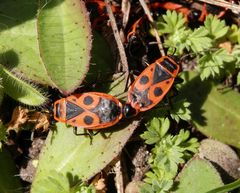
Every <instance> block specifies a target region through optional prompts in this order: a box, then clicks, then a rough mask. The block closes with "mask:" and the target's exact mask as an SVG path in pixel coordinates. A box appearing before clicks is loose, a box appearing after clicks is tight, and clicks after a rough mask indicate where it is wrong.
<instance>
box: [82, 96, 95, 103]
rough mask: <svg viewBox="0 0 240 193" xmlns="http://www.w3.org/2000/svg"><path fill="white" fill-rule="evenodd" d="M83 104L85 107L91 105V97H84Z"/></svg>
mask: <svg viewBox="0 0 240 193" xmlns="http://www.w3.org/2000/svg"><path fill="white" fill-rule="evenodd" d="M83 103H84V104H85V105H91V104H92V103H93V98H92V97H91V96H86V97H84V99H83Z"/></svg>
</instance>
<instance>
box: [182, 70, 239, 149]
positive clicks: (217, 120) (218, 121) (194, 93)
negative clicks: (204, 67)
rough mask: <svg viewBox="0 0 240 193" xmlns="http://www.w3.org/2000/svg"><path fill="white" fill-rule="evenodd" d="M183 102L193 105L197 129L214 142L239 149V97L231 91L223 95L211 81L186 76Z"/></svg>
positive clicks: (189, 74)
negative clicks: (217, 141) (215, 140)
mask: <svg viewBox="0 0 240 193" xmlns="http://www.w3.org/2000/svg"><path fill="white" fill-rule="evenodd" d="M185 75H186V77H189V78H188V79H186V80H185V84H182V88H181V89H180V90H179V91H180V92H179V93H180V94H179V95H180V96H179V97H180V98H182V99H187V101H189V102H190V103H191V106H190V110H191V113H192V116H191V117H192V121H193V123H194V124H195V125H196V128H197V129H198V130H199V131H200V132H202V133H203V134H205V135H206V136H209V137H211V138H214V139H217V140H219V141H222V142H224V143H227V144H230V145H232V146H235V147H237V148H240V144H239V141H240V135H238V133H240V128H239V125H240V116H239V115H240V97H239V93H238V92H236V91H233V90H231V89H228V90H224V92H221V91H219V90H218V87H219V86H220V87H221V85H218V86H214V85H213V83H212V82H211V81H209V80H208V81H207V80H205V81H201V79H200V77H199V76H197V74H196V73H193V72H192V73H185Z"/></svg>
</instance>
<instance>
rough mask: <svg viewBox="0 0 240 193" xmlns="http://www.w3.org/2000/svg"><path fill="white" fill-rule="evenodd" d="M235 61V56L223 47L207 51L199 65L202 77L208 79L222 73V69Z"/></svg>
mask: <svg viewBox="0 0 240 193" xmlns="http://www.w3.org/2000/svg"><path fill="white" fill-rule="evenodd" d="M233 61H234V57H233V56H232V55H230V54H229V53H228V52H227V50H226V49H224V48H221V49H218V50H217V51H215V52H209V53H206V54H205V55H204V56H202V57H201V58H200V59H199V61H198V67H199V68H200V71H201V75H200V76H201V79H202V80H204V79H207V78H209V77H210V76H212V77H215V76H219V75H220V70H221V69H224V67H225V66H226V65H227V64H228V63H230V62H233Z"/></svg>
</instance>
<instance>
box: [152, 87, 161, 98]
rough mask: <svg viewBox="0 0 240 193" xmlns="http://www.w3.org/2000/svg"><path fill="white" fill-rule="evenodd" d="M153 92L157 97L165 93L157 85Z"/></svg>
mask: <svg viewBox="0 0 240 193" xmlns="http://www.w3.org/2000/svg"><path fill="white" fill-rule="evenodd" d="M153 92H154V96H155V97H159V96H161V95H162V93H163V91H162V89H161V88H160V87H156V88H155V89H154V91H153Z"/></svg>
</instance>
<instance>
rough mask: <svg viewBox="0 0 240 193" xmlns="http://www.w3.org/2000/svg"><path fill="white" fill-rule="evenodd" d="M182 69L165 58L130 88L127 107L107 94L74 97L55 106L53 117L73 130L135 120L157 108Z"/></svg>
mask: <svg viewBox="0 0 240 193" xmlns="http://www.w3.org/2000/svg"><path fill="white" fill-rule="evenodd" d="M179 69H180V66H179V65H178V64H177V63H176V61H174V59H172V58H171V57H169V56H163V57H161V58H160V59H158V60H156V61H155V62H154V63H152V64H150V65H149V66H148V67H147V68H146V69H145V70H144V71H143V72H142V73H141V74H140V75H139V76H138V77H137V78H136V80H135V81H134V82H133V84H132V85H131V86H130V87H129V90H128V101H127V103H126V104H122V103H121V102H120V101H119V100H118V99H117V98H115V97H113V96H111V95H109V94H105V93H99V92H87V93H82V94H73V95H71V96H68V97H66V98H62V99H59V100H57V101H55V102H54V108H53V117H54V119H55V120H56V121H59V122H64V123H67V124H69V125H71V126H74V127H81V128H86V129H102V128H106V127H111V126H113V125H115V124H116V123H118V122H119V120H120V119H121V118H122V117H124V118H129V117H132V116H135V115H137V114H138V113H139V112H143V111H147V110H149V109H151V108H153V107H154V106H155V105H157V104H158V103H159V102H160V101H161V100H162V99H163V97H164V96H165V95H166V94H167V93H168V91H169V89H170V88H171V87H172V85H173V82H174V79H175V78H176V76H177V74H178V73H179Z"/></svg>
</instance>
